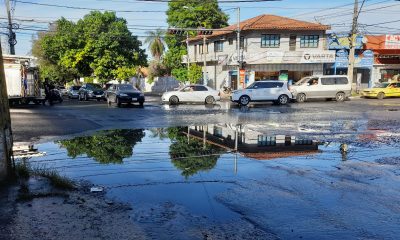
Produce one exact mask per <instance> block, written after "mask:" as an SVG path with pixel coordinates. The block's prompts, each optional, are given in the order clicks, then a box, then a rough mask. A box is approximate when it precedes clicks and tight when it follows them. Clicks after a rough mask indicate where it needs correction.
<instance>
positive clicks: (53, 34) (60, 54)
mask: <svg viewBox="0 0 400 240" xmlns="http://www.w3.org/2000/svg"><path fill="white" fill-rule="evenodd" d="M140 46H141V42H140V41H139V40H138V39H137V37H135V36H133V35H132V34H131V32H129V30H128V27H127V22H126V20H125V19H122V18H118V17H117V16H116V15H115V13H114V12H104V13H101V12H98V11H93V12H91V13H89V14H88V15H86V16H84V17H83V19H80V20H79V21H78V22H77V23H74V22H72V21H68V20H66V19H65V18H61V19H59V20H58V21H56V22H55V24H54V25H53V27H52V28H51V29H50V31H49V32H48V33H46V34H43V35H39V36H38V40H37V41H35V42H34V48H35V49H36V50H34V51H32V52H33V54H34V55H35V56H37V57H38V58H39V59H40V61H41V62H45V63H48V64H49V65H53V66H56V67H61V68H62V69H66V70H68V71H71V72H72V73H74V74H75V75H78V76H81V77H90V76H92V77H96V78H98V79H99V80H100V81H102V82H107V81H109V80H111V79H118V77H121V74H122V73H127V72H128V71H127V70H128V69H134V68H135V66H139V65H141V66H143V65H146V63H147V62H146V55H145V51H144V50H143V49H141V48H140Z"/></svg>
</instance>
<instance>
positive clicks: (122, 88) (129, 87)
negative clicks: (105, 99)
mask: <svg viewBox="0 0 400 240" xmlns="http://www.w3.org/2000/svg"><path fill="white" fill-rule="evenodd" d="M118 89H119V90H122V91H129V90H136V88H134V87H133V86H132V85H129V84H124V85H119V86H118Z"/></svg>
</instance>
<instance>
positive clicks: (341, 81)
mask: <svg viewBox="0 0 400 240" xmlns="http://www.w3.org/2000/svg"><path fill="white" fill-rule="evenodd" d="M348 83H349V80H348V79H347V78H346V77H336V78H335V77H324V78H321V84H322V85H346V84H348Z"/></svg>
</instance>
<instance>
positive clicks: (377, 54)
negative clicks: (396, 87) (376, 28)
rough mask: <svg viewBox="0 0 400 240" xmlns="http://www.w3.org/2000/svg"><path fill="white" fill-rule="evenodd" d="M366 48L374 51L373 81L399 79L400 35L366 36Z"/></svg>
mask: <svg viewBox="0 0 400 240" xmlns="http://www.w3.org/2000/svg"><path fill="white" fill-rule="evenodd" d="M367 39H368V42H367V44H366V47H367V48H370V49H372V50H373V52H374V65H373V71H372V78H373V82H388V81H399V80H400V78H399V76H400V35H380V36H372V35H370V36H367Z"/></svg>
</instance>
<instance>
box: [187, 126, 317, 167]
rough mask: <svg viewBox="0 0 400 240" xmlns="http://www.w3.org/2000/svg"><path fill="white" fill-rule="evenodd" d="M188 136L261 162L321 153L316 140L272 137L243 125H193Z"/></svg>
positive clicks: (282, 136)
mask: <svg viewBox="0 0 400 240" xmlns="http://www.w3.org/2000/svg"><path fill="white" fill-rule="evenodd" d="M187 134H189V135H190V136H193V137H196V138H199V139H202V140H203V142H204V143H206V142H207V143H210V144H213V145H217V146H220V147H223V148H226V149H228V150H232V151H237V152H239V153H241V154H242V155H244V156H246V157H250V158H255V159H260V160H267V159H274V158H283V157H292V156H303V155H309V154H314V153H317V152H318V143H317V142H316V141H313V140H306V139H302V138H298V137H295V136H287V135H272V136H269V135H265V134H263V133H261V132H258V131H254V130H250V129H246V127H245V126H244V125H237V126H234V125H233V126H230V125H225V124H210V125H206V126H192V127H188V132H187Z"/></svg>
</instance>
